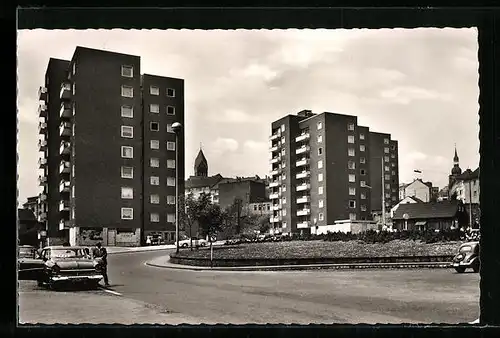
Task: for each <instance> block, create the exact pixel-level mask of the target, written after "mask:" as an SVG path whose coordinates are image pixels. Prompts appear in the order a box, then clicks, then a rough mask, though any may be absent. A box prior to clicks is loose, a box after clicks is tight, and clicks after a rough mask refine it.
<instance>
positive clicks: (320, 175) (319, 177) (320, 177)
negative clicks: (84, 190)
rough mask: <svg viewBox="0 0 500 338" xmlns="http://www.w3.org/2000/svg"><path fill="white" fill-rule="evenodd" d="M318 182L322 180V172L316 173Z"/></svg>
mask: <svg viewBox="0 0 500 338" xmlns="http://www.w3.org/2000/svg"><path fill="white" fill-rule="evenodd" d="M318 182H323V174H321V173H320V174H318Z"/></svg>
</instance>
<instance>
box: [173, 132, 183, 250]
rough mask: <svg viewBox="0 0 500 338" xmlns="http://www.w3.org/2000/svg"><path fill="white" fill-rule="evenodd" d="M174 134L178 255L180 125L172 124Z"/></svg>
mask: <svg viewBox="0 0 500 338" xmlns="http://www.w3.org/2000/svg"><path fill="white" fill-rule="evenodd" d="M172 130H173V131H174V133H175V252H176V253H179V134H180V132H181V130H182V124H180V123H179V122H175V123H172Z"/></svg>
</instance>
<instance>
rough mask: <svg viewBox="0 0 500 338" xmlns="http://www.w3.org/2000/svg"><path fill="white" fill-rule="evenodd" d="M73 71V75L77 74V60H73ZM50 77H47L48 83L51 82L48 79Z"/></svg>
mask: <svg viewBox="0 0 500 338" xmlns="http://www.w3.org/2000/svg"><path fill="white" fill-rule="evenodd" d="M72 73H73V75H75V74H76V62H73V69H72ZM48 79H49V78H47V84H49V81H48Z"/></svg>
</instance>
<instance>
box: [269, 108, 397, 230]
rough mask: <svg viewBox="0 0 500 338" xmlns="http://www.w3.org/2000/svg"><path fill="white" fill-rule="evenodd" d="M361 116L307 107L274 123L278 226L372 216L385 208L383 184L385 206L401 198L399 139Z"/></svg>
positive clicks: (304, 227)
mask: <svg viewBox="0 0 500 338" xmlns="http://www.w3.org/2000/svg"><path fill="white" fill-rule="evenodd" d="M357 122H358V121H357V117H356V116H349V115H341V114H334V113H328V112H325V113H321V114H314V113H312V112H311V111H309V110H303V111H301V112H299V113H298V114H297V115H287V116H285V117H283V118H281V119H279V120H277V121H275V122H273V123H272V127H271V128H272V133H271V137H270V141H271V145H270V146H271V148H270V151H271V160H270V161H271V183H270V184H269V186H270V189H272V191H271V194H270V198H271V201H272V202H273V204H272V210H273V216H272V217H271V223H272V225H273V228H274V229H275V230H276V231H281V232H283V233H294V232H304V231H311V229H315V228H316V226H325V225H332V224H334V222H335V221H338V220H370V219H371V212H372V211H376V210H381V209H382V184H384V186H383V188H384V199H385V207H386V212H388V211H389V210H390V208H391V207H392V206H393V205H395V204H396V203H397V197H398V186H399V178H398V145H397V141H395V140H391V135H390V134H379V133H373V132H370V130H369V128H368V127H363V126H359V125H358V123H357ZM382 182H383V183H382ZM313 232H314V230H313Z"/></svg>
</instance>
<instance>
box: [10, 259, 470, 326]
mask: <svg viewBox="0 0 500 338" xmlns="http://www.w3.org/2000/svg"><path fill="white" fill-rule="evenodd" d="M167 253H168V251H159V252H140V253H139V252H136V253H131V254H116V255H110V256H109V264H110V267H109V277H110V282H111V284H112V286H111V291H109V290H108V291H104V290H98V291H68V292H54V291H47V290H40V289H39V288H37V287H36V283H33V282H24V281H23V282H22V286H21V288H20V291H21V292H20V303H21V304H20V318H21V320H23V319H24V322H31V323H33V322H45V323H48V322H52V323H53V322H59V323H62V322H67V323H71V322H74V323H78V322H87V323H99V322H106V323H131V322H137V323H171V324H178V323H181V322H186V323H190V324H199V323H207V324H212V323H234V324H243V323H249V322H250V323H258V324H265V323H287V324H288V323H300V324H307V323H352V324H354V323H370V324H372V323H377V322H378V323H419V322H420V323H432V322H434V323H459V322H471V321H473V320H475V319H477V317H478V313H479V305H478V304H479V274H473V273H467V274H462V275H459V274H456V273H455V272H454V271H453V270H450V269H422V270H371V271H365V270H355V271H354V270H348V271H338V270H320V271H293V272H291V271H290V272H229V271H190V270H173V269H162V268H154V267H150V266H146V265H145V262H146V261H149V260H151V259H153V258H155V257H159V256H162V255H166V254H167ZM40 304H42V306H44V307H46V308H47V309H46V311H44V310H41V307H40ZM54 309H55V310H54ZM54 311H55V312H54Z"/></svg>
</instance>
